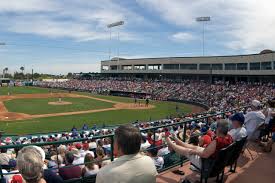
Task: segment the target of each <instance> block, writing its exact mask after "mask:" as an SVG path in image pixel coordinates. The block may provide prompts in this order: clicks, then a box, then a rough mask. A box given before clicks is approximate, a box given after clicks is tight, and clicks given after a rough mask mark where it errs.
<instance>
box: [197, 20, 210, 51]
mask: <svg viewBox="0 0 275 183" xmlns="http://www.w3.org/2000/svg"><path fill="white" fill-rule="evenodd" d="M210 20H211V18H210V17H209V16H208V17H197V18H196V21H197V22H202V55H203V56H204V37H205V36H204V32H205V31H204V24H205V23H206V22H209V21H210Z"/></svg>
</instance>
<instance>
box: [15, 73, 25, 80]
mask: <svg viewBox="0 0 275 183" xmlns="http://www.w3.org/2000/svg"><path fill="white" fill-rule="evenodd" d="M13 77H14V79H24V77H25V76H24V74H23V72H15V73H14V76H13Z"/></svg>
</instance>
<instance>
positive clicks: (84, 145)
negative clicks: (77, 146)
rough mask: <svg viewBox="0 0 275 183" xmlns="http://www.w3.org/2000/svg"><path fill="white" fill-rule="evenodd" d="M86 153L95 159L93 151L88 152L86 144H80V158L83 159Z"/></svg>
mask: <svg viewBox="0 0 275 183" xmlns="http://www.w3.org/2000/svg"><path fill="white" fill-rule="evenodd" d="M87 153H90V154H91V155H92V156H93V157H95V153H94V152H93V151H89V144H88V143H87V142H85V143H83V144H82V149H81V150H80V155H81V157H85V156H86V154H87Z"/></svg>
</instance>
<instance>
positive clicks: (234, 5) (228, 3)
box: [0, 0, 275, 74]
mask: <svg viewBox="0 0 275 183" xmlns="http://www.w3.org/2000/svg"><path fill="white" fill-rule="evenodd" d="M274 7H275V2H274V0H261V1H258V0H195V1H190V0H8V1H4V0H1V1H0V42H5V43H6V45H5V46H1V47H0V69H1V70H2V68H4V67H8V68H9V70H10V72H11V73H13V72H15V71H16V70H19V67H20V66H25V68H26V70H27V71H30V70H31V69H32V68H34V70H35V71H37V72H44V73H53V74H61V73H62V74H63V73H67V72H89V71H90V72H98V71H99V65H100V60H106V59H108V58H109V54H108V50H109V48H110V47H111V53H112V54H111V56H112V57H115V56H117V55H118V54H117V53H118V49H117V48H118V47H119V50H120V56H121V57H124V58H139V57H162V56H200V55H202V25H201V24H199V23H197V22H196V21H195V18H196V17H198V16H211V22H208V23H207V24H206V26H205V31H206V34H205V47H206V49H205V54H206V55H233V54H246V53H258V52H260V51H261V50H263V49H266V48H268V49H275V31H274V30H275V11H274ZM119 20H124V21H125V25H123V26H122V27H120V28H114V29H113V30H112V41H110V40H109V30H108V29H107V28H106V25H107V24H108V23H112V22H115V21H119ZM118 31H119V32H120V40H121V41H120V42H118V41H117V37H118Z"/></svg>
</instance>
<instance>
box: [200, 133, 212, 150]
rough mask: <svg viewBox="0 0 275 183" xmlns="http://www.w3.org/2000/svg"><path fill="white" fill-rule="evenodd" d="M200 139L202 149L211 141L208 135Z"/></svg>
mask: <svg viewBox="0 0 275 183" xmlns="http://www.w3.org/2000/svg"><path fill="white" fill-rule="evenodd" d="M201 138H202V140H203V144H202V147H207V146H208V145H209V144H210V143H211V141H212V139H211V137H210V136H209V135H208V134H206V135H204V136H202V137H201Z"/></svg>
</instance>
